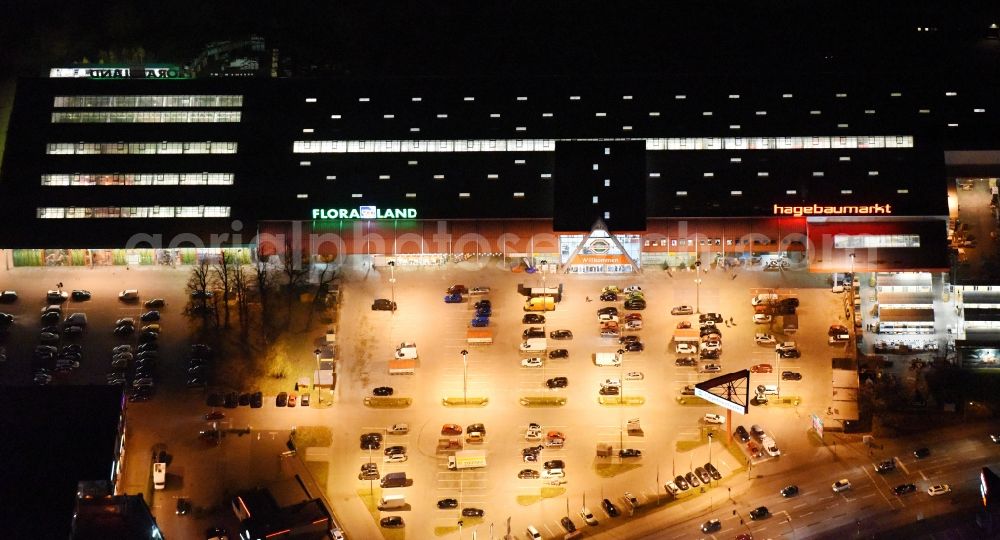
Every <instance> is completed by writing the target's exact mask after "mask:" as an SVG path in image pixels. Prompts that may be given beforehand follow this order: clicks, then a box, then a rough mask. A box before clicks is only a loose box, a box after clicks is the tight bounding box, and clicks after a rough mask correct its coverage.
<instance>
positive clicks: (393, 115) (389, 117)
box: [382, 114, 396, 120]
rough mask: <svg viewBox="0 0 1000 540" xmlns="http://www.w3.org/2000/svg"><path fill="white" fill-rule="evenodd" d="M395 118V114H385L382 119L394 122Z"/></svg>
mask: <svg viewBox="0 0 1000 540" xmlns="http://www.w3.org/2000/svg"><path fill="white" fill-rule="evenodd" d="M395 117H396V115H395V114H383V115H382V119H383V120H392V119H393V118H395Z"/></svg>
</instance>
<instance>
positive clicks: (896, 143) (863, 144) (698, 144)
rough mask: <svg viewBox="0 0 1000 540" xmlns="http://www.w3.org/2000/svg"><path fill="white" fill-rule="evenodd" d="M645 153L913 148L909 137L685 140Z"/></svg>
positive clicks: (651, 144) (656, 142)
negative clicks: (665, 151) (657, 151)
mask: <svg viewBox="0 0 1000 540" xmlns="http://www.w3.org/2000/svg"><path fill="white" fill-rule="evenodd" d="M645 141H646V150H811V149H820V150H822V149H831V148H837V149H841V148H844V149H852V148H857V149H867V148H913V137H912V136H910V135H885V136H883V135H859V136H850V135H845V136H832V137H830V136H811V137H810V136H807V137H687V138H667V139H645Z"/></svg>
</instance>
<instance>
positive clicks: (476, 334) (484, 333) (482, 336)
mask: <svg viewBox="0 0 1000 540" xmlns="http://www.w3.org/2000/svg"><path fill="white" fill-rule="evenodd" d="M465 335H466V338H465V340H466V342H468V344H469V345H492V344H493V331H492V330H490V329H489V328H469V329H468V331H466V334H465Z"/></svg>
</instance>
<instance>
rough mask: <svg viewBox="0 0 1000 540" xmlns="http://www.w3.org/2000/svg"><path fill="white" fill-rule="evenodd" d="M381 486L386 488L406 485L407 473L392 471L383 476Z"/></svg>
mask: <svg viewBox="0 0 1000 540" xmlns="http://www.w3.org/2000/svg"><path fill="white" fill-rule="evenodd" d="M379 486H381V487H384V488H393V487H404V486H406V473H405V472H392V473H389V474H387V475H385V476H383V477H382V480H381V481H379Z"/></svg>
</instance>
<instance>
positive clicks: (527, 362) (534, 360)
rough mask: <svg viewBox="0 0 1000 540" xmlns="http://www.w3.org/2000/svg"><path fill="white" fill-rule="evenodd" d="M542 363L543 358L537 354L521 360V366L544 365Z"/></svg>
mask: <svg viewBox="0 0 1000 540" xmlns="http://www.w3.org/2000/svg"><path fill="white" fill-rule="evenodd" d="M542 364H543V362H542V359H541V358H539V357H537V356H534V357H531V358H524V359H522V360H521V367H542Z"/></svg>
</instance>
